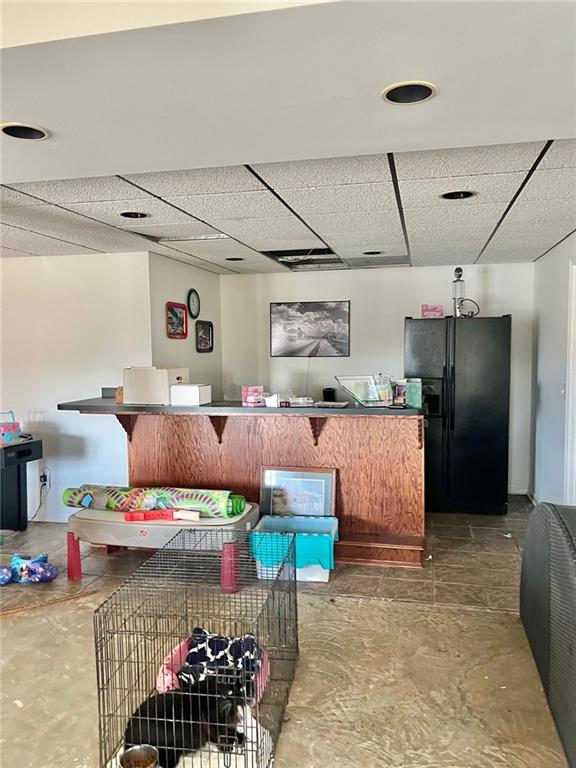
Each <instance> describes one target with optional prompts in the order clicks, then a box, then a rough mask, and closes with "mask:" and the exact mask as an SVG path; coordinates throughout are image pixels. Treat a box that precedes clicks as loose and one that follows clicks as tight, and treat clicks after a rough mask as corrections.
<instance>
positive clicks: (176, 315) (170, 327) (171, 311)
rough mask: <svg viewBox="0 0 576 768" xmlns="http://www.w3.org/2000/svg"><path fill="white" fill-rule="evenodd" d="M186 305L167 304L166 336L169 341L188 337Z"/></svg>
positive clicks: (173, 302) (169, 302)
mask: <svg viewBox="0 0 576 768" xmlns="http://www.w3.org/2000/svg"><path fill="white" fill-rule="evenodd" d="M187 312H188V310H187V308H186V304H179V303H178V302H176V301H167V302H166V335H167V336H168V338H169V339H185V338H187V337H188V315H187Z"/></svg>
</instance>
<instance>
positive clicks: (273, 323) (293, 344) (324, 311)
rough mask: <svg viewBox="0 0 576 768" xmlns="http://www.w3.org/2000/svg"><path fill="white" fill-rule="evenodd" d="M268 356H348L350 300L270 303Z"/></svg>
mask: <svg viewBox="0 0 576 768" xmlns="http://www.w3.org/2000/svg"><path fill="white" fill-rule="evenodd" d="M270 356H271V357H350V301H278V302H272V303H271V304H270Z"/></svg>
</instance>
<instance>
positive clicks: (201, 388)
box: [170, 384, 212, 405]
mask: <svg viewBox="0 0 576 768" xmlns="http://www.w3.org/2000/svg"><path fill="white" fill-rule="evenodd" d="M211 402H212V387H211V386H210V384H172V386H171V387H170V405H206V404H207V403H211Z"/></svg>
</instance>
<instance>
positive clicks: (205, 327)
mask: <svg viewBox="0 0 576 768" xmlns="http://www.w3.org/2000/svg"><path fill="white" fill-rule="evenodd" d="M213 351H214V325H213V323H211V322H210V320H196V352H213Z"/></svg>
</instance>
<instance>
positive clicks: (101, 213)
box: [66, 196, 190, 229]
mask: <svg viewBox="0 0 576 768" xmlns="http://www.w3.org/2000/svg"><path fill="white" fill-rule="evenodd" d="M66 208H67V209H68V210H70V211H74V212H75V213H79V214H81V215H82V216H88V217H90V218H91V219H96V221H101V222H103V223H104V224H112V225H113V226H115V227H121V228H122V229H134V226H138V224H142V225H144V224H184V223H186V222H189V221H190V216H188V214H186V213H182V211H178V210H177V209H176V208H173V207H172V206H171V205H167V203H164V202H163V201H162V200H157V199H156V198H155V197H150V196H148V197H146V198H145V199H140V200H138V199H131V200H108V201H102V202H96V203H68V204H67V205H66ZM123 211H139V212H141V213H146V214H148V215H147V216H146V218H145V219H126V218H124V217H123V216H120V214H121V213H122V212H123Z"/></svg>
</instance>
